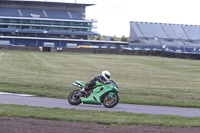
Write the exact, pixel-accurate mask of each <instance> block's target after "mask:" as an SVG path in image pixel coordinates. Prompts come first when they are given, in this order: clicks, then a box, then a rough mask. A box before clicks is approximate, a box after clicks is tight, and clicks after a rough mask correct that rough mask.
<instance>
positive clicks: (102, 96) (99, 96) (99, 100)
mask: <svg viewBox="0 0 200 133" xmlns="http://www.w3.org/2000/svg"><path fill="white" fill-rule="evenodd" d="M108 82H109V83H108V84H103V83H101V82H97V83H96V85H95V86H94V89H93V90H89V91H88V92H87V93H85V92H81V91H80V90H74V91H72V92H71V93H70V94H69V96H68V102H69V103H70V104H71V105H79V104H81V103H83V104H97V105H102V104H103V105H104V107H106V108H112V107H115V106H116V105H117V104H118V103H119V96H118V86H117V84H116V83H115V82H114V81H113V80H109V81H108ZM72 85H74V86H76V87H78V88H80V89H82V88H83V87H85V83H84V82H83V81H75V82H74V83H72Z"/></svg>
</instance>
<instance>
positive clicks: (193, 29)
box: [130, 21, 200, 53]
mask: <svg viewBox="0 0 200 133" xmlns="http://www.w3.org/2000/svg"><path fill="white" fill-rule="evenodd" d="M199 35H200V26H198V25H184V24H166V23H150V22H135V21H131V22H130V47H131V48H133V49H137V50H159V51H171V52H181V53H182V52H183V53H200V36H199Z"/></svg>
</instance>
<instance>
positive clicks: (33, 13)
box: [0, 7, 85, 20]
mask: <svg viewBox="0 0 200 133" xmlns="http://www.w3.org/2000/svg"><path fill="white" fill-rule="evenodd" d="M38 15H39V16H38ZM0 16H14V17H39V18H58V19H75V20H83V18H84V17H85V15H84V14H83V13H82V12H81V11H72V10H68V11H67V10H50V9H43V10H42V9H33V8H4V7H1V8H0Z"/></svg>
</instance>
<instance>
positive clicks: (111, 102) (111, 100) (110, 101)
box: [103, 93, 119, 108]
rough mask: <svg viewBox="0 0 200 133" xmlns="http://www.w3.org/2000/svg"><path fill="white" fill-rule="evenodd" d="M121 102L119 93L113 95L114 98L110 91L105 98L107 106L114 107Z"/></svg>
mask: <svg viewBox="0 0 200 133" xmlns="http://www.w3.org/2000/svg"><path fill="white" fill-rule="evenodd" d="M118 103H119V96H118V95H117V94H114V95H113V98H111V97H110V95H109V93H108V94H106V95H105V97H104V100H103V106H104V107H106V108H113V107H115V106H116V105H117V104H118Z"/></svg>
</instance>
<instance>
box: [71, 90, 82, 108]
mask: <svg viewBox="0 0 200 133" xmlns="http://www.w3.org/2000/svg"><path fill="white" fill-rule="evenodd" d="M78 93H80V90H74V91H72V92H71V93H70V94H69V96H68V102H69V103H70V104H71V105H79V104H81V99H80V98H81V96H80V95H78V96H77V94H78Z"/></svg>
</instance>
